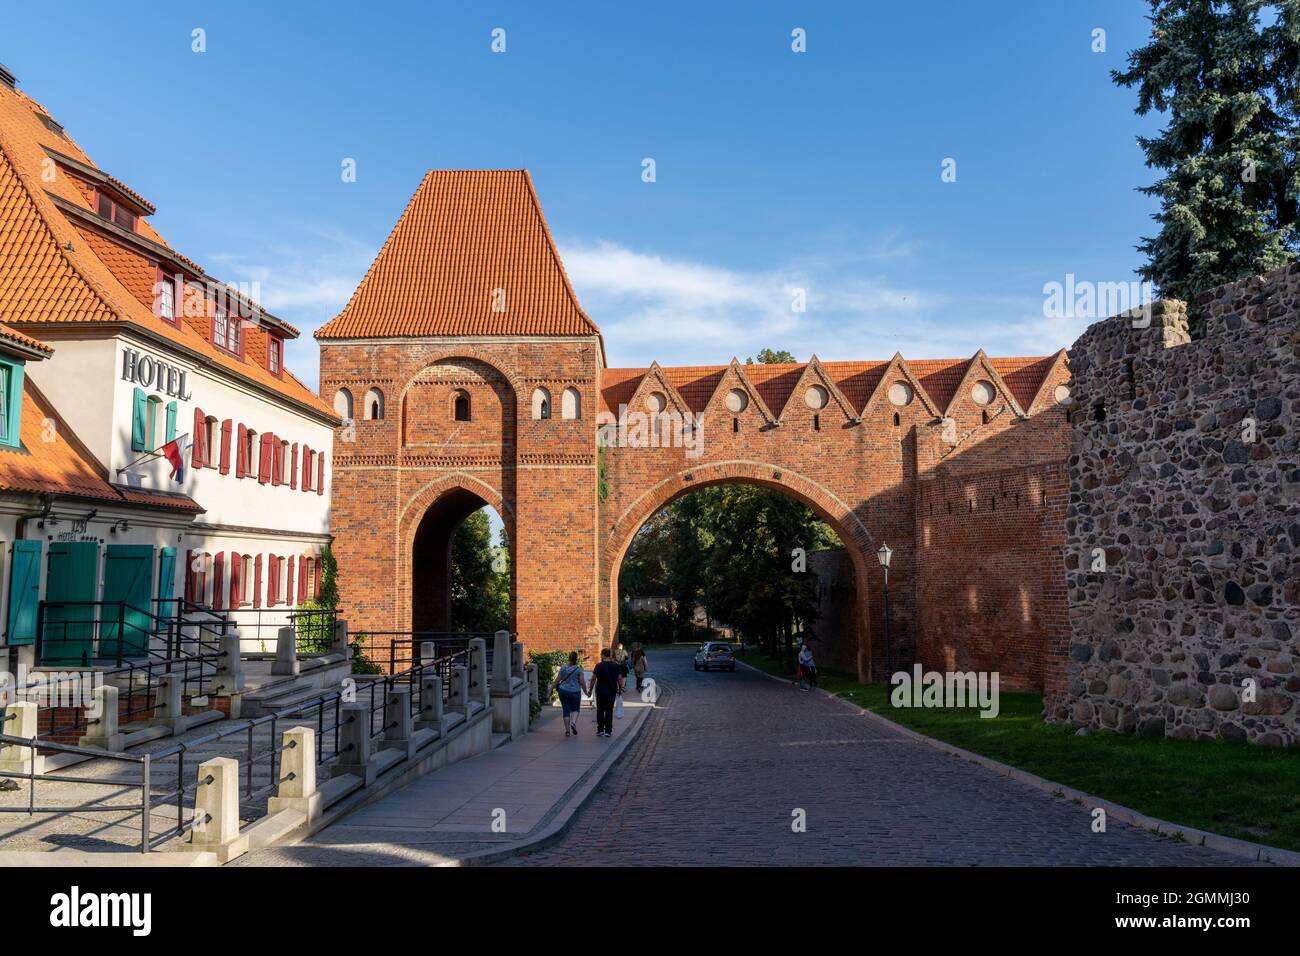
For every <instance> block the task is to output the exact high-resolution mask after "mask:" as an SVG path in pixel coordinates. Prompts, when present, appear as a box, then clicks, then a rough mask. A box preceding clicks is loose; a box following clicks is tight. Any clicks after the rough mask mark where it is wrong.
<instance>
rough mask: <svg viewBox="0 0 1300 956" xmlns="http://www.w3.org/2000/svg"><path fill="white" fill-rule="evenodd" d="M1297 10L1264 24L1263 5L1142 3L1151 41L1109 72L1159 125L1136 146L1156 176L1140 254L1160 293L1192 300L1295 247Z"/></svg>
mask: <svg viewBox="0 0 1300 956" xmlns="http://www.w3.org/2000/svg"><path fill="white" fill-rule="evenodd" d="M1297 3H1300V0H1285V7H1286V8H1288V9H1284V10H1283V11H1282V15H1281V16H1279V17H1277V19H1276V20H1275V21H1273V19H1272V18H1273V17H1274V14H1275V8H1274V5H1269V4H1266V3H1264V0H1151V7H1152V14H1151V17H1150V20H1151V41H1150V43H1148V44H1147V45H1146V46H1144V47H1141V48H1140V49H1137V50H1134V51H1132V52H1131V53H1130V54H1129V58H1128V69H1127V70H1125V71H1123V72H1120V71H1113V72H1112V74H1111V76H1112V79H1113V80H1114V81H1115V82H1116V83H1117V84H1120V85H1122V86H1126V87H1136V88H1137V91H1138V105H1137V113H1138V114H1139V115H1146V114H1147V113H1149V112H1151V111H1152V110H1155V111H1157V112H1159V113H1162V114H1165V115H1166V116H1167V118H1168V120H1167V122H1166V124H1165V126H1164V128H1163V129H1162V130H1161V131H1160V132H1159V134H1158V135H1156V136H1154V137H1139V140H1138V142H1139V144H1140V145H1141V147H1142V149H1143V150H1144V151H1145V153H1146V157H1147V165H1148V166H1151V167H1152V168H1154V169H1159V170H1162V171H1163V172H1164V176H1163V177H1162V178H1161V179H1160V180H1158V181H1157V182H1155V183H1153V184H1152V185H1150V186H1145V187H1141V191H1142V192H1144V193H1147V194H1148V195H1151V196H1155V197H1157V198H1158V199H1159V200H1160V211H1159V212H1158V213H1156V214H1155V215H1154V217H1153V218H1154V219H1155V220H1156V222H1158V223H1159V225H1160V231H1159V232H1158V233H1157V234H1156V235H1155V236H1152V237H1149V238H1144V239H1143V241H1142V243H1141V245H1139V246H1138V247H1137V248H1138V249H1139V250H1140V251H1142V252H1143V253H1145V254H1146V256H1147V262H1146V263H1145V265H1143V266H1142V267H1141V269H1139V274H1140V275H1141V276H1142V278H1144V279H1147V280H1149V281H1151V282H1153V283H1154V284H1155V286H1156V288H1157V291H1158V292H1159V294H1160V295H1161V296H1165V297H1172V298H1180V299H1185V300H1190V299H1192V298H1194V297H1195V296H1196V295H1197V294H1198V293H1200V292H1202V291H1204V290H1206V289H1210V288H1213V287H1214V286H1217V285H1220V284H1222V283H1225V282H1231V281H1234V280H1237V279H1241V278H1245V277H1247V276H1251V275H1256V274H1258V273H1261V272H1266V271H1268V270H1269V269H1273V268H1276V267H1277V266H1280V265H1284V264H1285V263H1287V262H1290V261H1291V260H1293V259H1294V258H1295V257H1296V254H1297V251H1298V250H1300V232H1298V230H1297V169H1296V152H1295V146H1296V136H1297V115H1296V108H1295V107H1296V102H1295V94H1296V82H1297V81H1296V75H1295V59H1294V57H1295V51H1296V37H1295V30H1294V28H1295V25H1296V22H1297V18H1298V17H1300V13H1298V12H1297V10H1296V9H1295V7H1296V6H1297ZM1288 58H1290V59H1289V60H1288ZM1288 64H1289V65H1288ZM1287 97H1290V103H1289V104H1288V103H1287V102H1286V99H1287Z"/></svg>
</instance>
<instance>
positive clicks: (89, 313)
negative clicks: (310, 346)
mask: <svg viewBox="0 0 1300 956" xmlns="http://www.w3.org/2000/svg"><path fill="white" fill-rule="evenodd" d="M42 115H48V114H46V112H45V110H44V108H43V107H41V106H40V104H38V103H36V102H35V101H34V100H32V99H31V98H30V97H28V96H27V95H26V94H24V93H19V92H16V91H14V90H11V89H9V88H8V87H7V86H5V85H3V84H0V322H5V323H10V324H13V325H17V326H31V327H39V326H44V325H48V324H52V323H58V324H65V323H91V322H93V323H109V324H126V325H133V326H137V327H141V328H144V329H147V330H149V331H150V332H152V333H154V334H155V335H159V336H162V337H163V338H165V339H168V340H170V341H172V342H173V343H175V344H176V345H177V346H179V347H182V348H186V349H188V350H190V351H191V352H195V353H198V354H199V355H201V356H202V357H203V358H204V359H205V360H207V361H210V362H211V363H213V364H214V365H216V366H218V367H220V368H221V369H222V370H223V371H225V372H226V373H228V374H230V375H232V376H234V377H237V378H241V379H244V380H245V381H248V382H251V383H252V384H254V385H256V386H260V387H262V388H264V389H268V390H270V391H272V392H274V393H277V394H279V395H282V396H285V397H287V398H290V399H292V400H294V401H296V402H299V403H301V404H303V405H305V406H307V407H309V408H311V409H313V410H315V411H316V412H318V413H321V414H323V415H326V416H329V417H330V418H331V419H333V418H334V417H335V416H334V412H333V409H332V408H331V407H330V405H329V404H328V403H326V402H325V401H324V400H323V399H321V398H320V397H319V396H318V395H316V394H315V393H314V392H312V391H311V390H310V389H308V388H307V387H306V386H304V385H303V384H302V383H301V382H300V381H298V380H297V379H296V378H294V377H293V376H291V375H286V376H283V377H277V376H275V375H272V374H271V373H270V372H269V371H267V369H265V368H264V367H262V366H261V365H259V364H258V363H257V362H255V361H251V360H248V359H245V360H244V361H240V360H239V359H237V358H235V357H233V356H230V355H228V354H227V353H225V352H223V351H221V350H220V349H218V348H216V347H215V346H214V345H212V343H211V341H210V338H209V336H208V335H207V334H204V333H202V332H200V331H198V330H197V329H196V328H195V327H194V326H192V325H189V324H187V323H184V322H182V327H181V328H179V329H178V328H176V327H175V326H173V325H171V324H170V323H168V322H165V321H163V320H162V319H160V318H158V317H157V316H156V315H154V314H153V309H152V301H151V300H152V295H151V292H152V290H150V291H149V294H148V295H145V294H144V290H143V288H142V284H143V283H144V281H145V280H147V278H148V270H149V269H150V268H152V265H151V263H150V260H149V258H148V257H147V256H146V255H145V254H144V253H142V252H141V251H140V250H138V249H136V248H132V247H129V246H128V245H126V244H125V243H122V242H120V241H118V240H115V239H114V238H112V237H111V236H110V235H109V233H108V231H107V230H105V231H100V230H97V229H89V228H86V224H85V223H84V222H81V221H80V219H79V218H77V217H74V216H73V215H72V213H70V212H65V211H63V210H61V209H60V208H59V206H58V205H57V202H60V201H61V202H63V203H66V204H68V205H69V206H71V207H76V208H77V209H82V210H86V212H87V214H89V213H91V212H92V210H91V207H90V199H89V194H88V192H87V191H86V190H85V189H84V188H83V186H82V185H81V184H80V180H79V179H77V177H76V176H75V175H74V174H73V173H70V172H67V171H65V170H64V169H63V168H62V167H58V172H57V174H56V175H55V176H53V177H52V178H50V177H49V176H47V175H43V174H44V173H46V172H48V170H49V169H50V168H51V167H50V165H49V164H51V163H54V160H52V159H51V158H50V157H49V155H48V152H47V150H53V151H55V152H57V153H59V154H61V155H63V156H66V157H68V158H69V159H71V160H74V161H75V162H78V163H82V164H84V165H86V166H90V167H92V168H97V167H95V166H94V163H93V162H92V161H91V160H90V157H88V156H87V155H86V154H85V153H84V152H83V151H82V150H81V148H80V147H79V146H78V145H77V144H76V143H75V142H74V141H73V140H72V139H71V136H70V135H69V134H68V133H67V131H66V130H65V131H64V135H63V136H60V135H59V134H57V133H55V132H53V131H52V130H50V129H49V128H47V127H46V126H45V124H44V123H43V122H41V119H40V117H41V116H42ZM136 235H137V236H139V237H140V238H142V239H144V240H147V241H148V242H152V243H156V244H157V245H158V246H161V247H162V248H163V250H164V251H165V252H166V253H167V254H168V255H170V256H173V257H175V258H176V259H178V260H179V261H182V262H184V263H188V264H190V265H191V266H193V270H194V272H195V273H196V274H197V275H202V274H203V270H202V269H200V268H199V267H198V266H196V265H193V263H192V262H191V260H189V259H187V258H185V257H184V256H182V255H180V253H178V252H176V251H175V250H174V249H172V248H171V246H169V245H168V244H167V242H166V240H165V239H163V237H162V236H161V235H160V234H159V233H158V231H157V230H156V229H154V227H153V225H152V224H151V223H150V222H149V221H148V220H147V219H144V218H141V219H139V220H137V223H136ZM142 298H143V300H144V301H142ZM196 324H197V325H202V324H203V323H201V322H200V323H196ZM246 334H248V335H252V334H265V333H264V332H262V331H261V330H250V331H249V332H248V333H246Z"/></svg>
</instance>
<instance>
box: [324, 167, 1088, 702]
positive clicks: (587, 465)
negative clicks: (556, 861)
mask: <svg viewBox="0 0 1300 956" xmlns="http://www.w3.org/2000/svg"><path fill="white" fill-rule="evenodd" d="M316 336H317V339H318V341H319V342H320V346H321V389H322V394H323V396H324V397H325V398H326V399H329V398H331V397H332V396H333V395H334V393H335V392H336V390H338V389H341V388H347V389H349V390H350V391H351V393H352V394H353V395H362V394H367V392H368V391H369V390H370V389H372V388H373V389H376V390H379V391H381V392H382V393H384V394H387V395H392V396H395V397H397V399H398V400H397V401H396V402H395V403H393V408H392V410H393V412H394V413H393V414H390V415H389V417H388V419H380V420H374V421H371V420H365V421H357V422H353V423H348V424H346V425H345V426H344V427H343V428H342V429H340V431H339V438H338V440H337V441H336V443H335V462H334V483H333V499H332V501H333V518H332V525H333V528H334V531H335V535H336V538H335V541H336V544H335V552H336V554H337V556H338V562H339V573H340V582H339V583H340V594H341V600H342V604H343V610H344V611H345V612H346V613H347V615H348V617H349V619H350V620H351V621H352V622H353V625H354V627H357V628H367V627H368V628H374V629H410V628H411V627H412V621H413V617H414V616H415V615H414V611H413V608H412V605H411V601H410V595H411V587H412V564H413V556H414V554H415V550H414V549H416V548H417V545H418V546H419V547H421V548H424V549H426V550H424V551H422V552H421V553H422V554H424V555H425V556H426V557H427V556H428V554H429V553H431V552H430V551H429V550H428V549H436V548H440V547H442V546H443V544H442V543H443V541H444V537H445V534H444V533H445V532H446V525H448V524H450V523H451V522H452V521H453V520H454V519H456V516H458V515H461V514H462V512H464V511H465V509H467V508H470V507H471V506H472V505H473V504H474V503H475V502H476V501H480V502H487V503H489V504H492V505H493V506H494V507H496V509H497V511H498V512H499V513H500V514H501V516H502V518H503V520H504V521H505V524H506V528H507V533H508V535H509V537H510V542H511V556H512V568H513V571H514V580H513V594H512V601H513V615H514V626H515V629H516V630H517V632H518V634H519V637H520V639H521V640H522V641H523V642H524V643H526V644H528V645H529V646H531V647H540V648H572V647H573V646H574V645H575V644H585V645H586V646H587V650H588V653H593V654H594V653H596V652H597V651H598V648H599V646H600V645H601V644H603V643H607V642H608V641H610V640H611V638H612V634H611V630H612V628H613V626H614V624H615V623H616V620H617V609H616V606H615V604H614V601H615V596H614V593H613V590H614V588H615V586H616V583H617V567H618V563H619V561H621V559H622V555H623V552H624V551H625V549H626V547H627V544H628V542H630V540H631V537H632V535H633V534H634V533H635V530H636V529H637V528H638V527H640V525H641V523H642V522H643V521H644V520H645V519H646V518H647V517H648V516H649V515H650V514H651V513H653V512H654V511H655V510H657V509H658V508H661V507H662V506H663V505H664V504H666V503H667V502H668V501H671V500H672V499H673V498H675V497H677V496H679V495H681V494H684V493H685V492H686V491H688V490H689V489H690V488H692V487H698V486H700V485H701V484H706V483H716V482H721V481H748V482H754V483H759V484H764V485H767V486H769V487H774V488H780V489H782V490H783V491H785V492H786V493H787V494H791V495H792V496H794V497H796V498H798V499H799V500H801V501H803V502H805V503H806V504H808V505H809V506H810V507H812V508H814V509H815V510H816V511H818V513H820V514H821V515H822V516H823V517H825V518H826V519H827V520H828V521H830V522H831V523H832V525H834V526H835V527H836V528H837V530H839V531H840V533H841V535H842V537H843V538H844V540H845V543H846V545H847V546H848V550H849V552H850V558H851V560H852V566H853V569H854V576H855V578H856V582H855V583H856V588H857V592H858V595H859V600H860V603H861V607H860V611H859V614H858V627H857V631H858V634H857V639H856V641H855V642H853V647H854V649H855V653H854V655H853V656H854V658H855V659H853V660H849V661H838V662H837V663H838V664H839V665H840V666H842V667H844V668H845V669H848V670H856V671H857V672H858V674H859V675H860V676H863V677H867V676H872V677H877V678H878V677H879V676H880V675H881V674H882V672H883V664H884V660H883V656H884V655H883V647H882V646H881V642H880V641H872V640H870V638H869V635H874V634H880V633H883V630H884V617H883V615H884V610H883V607H882V605H881V602H880V601H878V600H875V599H874V598H873V596H874V595H877V594H879V592H880V590H881V580H880V579H881V572H880V569H879V567H878V565H877V564H876V563H875V562H874V560H871V554H872V552H873V551H874V550H875V548H876V547H877V546H878V545H879V544H880V543H887V544H889V546H890V547H891V548H892V549H893V551H894V563H893V566H892V568H891V571H890V602H889V629H890V634H891V643H892V642H898V643H899V644H904V645H908V646H912V647H914V648H915V649H916V656H917V658H918V659H919V660H920V661H921V662H922V663H923V664H925V665H926V666H933V667H936V668H938V669H944V668H945V666H946V665H954V666H955V665H958V664H964V663H967V662H972V663H975V664H978V666H980V667H981V668H996V669H1000V670H1001V671H1002V672H1003V685H1002V686H1003V687H1004V689H1013V688H1014V689H1034V688H1035V687H1036V686H1037V687H1041V685H1042V681H1043V677H1042V674H1043V668H1042V666H1041V663H1042V662H1041V659H1039V658H1041V654H1042V648H1043V647H1044V646H1045V645H1046V644H1047V643H1049V638H1050V641H1055V642H1058V643H1059V641H1060V640H1061V637H1060V634H1059V633H1057V631H1059V629H1060V627H1061V623H1060V622H1063V621H1064V619H1065V613H1064V598H1063V589H1062V588H1060V587H1059V579H1060V578H1061V577H1062V576H1063V570H1062V569H1061V568H1059V566H1056V565H1057V564H1059V561H1060V556H1059V554H1058V553H1056V551H1055V550H1054V548H1055V547H1056V544H1055V542H1059V540H1060V538H1061V533H1060V528H1059V525H1060V521H1061V517H1060V515H1061V514H1062V510H1061V508H1060V507H1059V505H1060V502H1059V501H1057V500H1056V498H1055V497H1052V498H1051V499H1050V500H1049V496H1048V495H1047V494H1046V493H1045V492H1043V491H1042V489H1043V488H1045V487H1051V488H1053V489H1056V488H1057V485H1056V484H1054V483H1053V482H1052V481H1051V480H1049V479H1050V475H1046V473H1045V472H1044V469H1049V470H1050V469H1052V468H1057V469H1059V467H1060V466H1061V464H1062V463H1063V462H1064V461H1065V459H1066V458H1067V457H1068V456H1069V454H1070V428H1069V424H1068V421H1067V418H1066V412H1067V406H1068V400H1069V396H1068V383H1069V371H1068V369H1067V368H1066V363H1065V354H1064V352H1060V353H1058V354H1056V355H1051V356H1041V357H1031V358H991V357H989V356H987V355H985V354H984V353H983V352H982V351H981V352H977V353H976V354H975V355H974V356H972V357H970V358H966V359H942V360H938V359H925V360H917V361H910V362H909V361H908V360H906V359H904V358H903V357H902V356H901V355H894V356H893V357H892V358H890V359H880V360H876V361H848V362H821V361H819V360H818V358H817V357H816V356H813V357H812V358H811V359H810V360H809V361H807V362H800V363H791V364H785V365H750V364H742V363H740V362H738V361H737V360H736V359H734V358H733V359H732V360H731V361H730V362H729V363H727V364H720V365H713V366H707V367H689V368H664V367H661V366H659V365H658V364H657V363H651V364H650V365H649V366H648V367H638V368H610V367H608V366H607V363H606V361H605V343H604V339H603V337H602V336H601V333H600V330H599V329H598V328H597V327H596V325H595V324H594V323H593V322H592V321H591V320H590V319H589V318H588V317H587V316H586V314H585V313H584V312H583V311H582V309H581V307H580V306H579V304H578V301H577V297H576V296H575V295H574V292H573V289H572V287H571V286H570V285H569V283H568V280H567V278H566V277H565V274H564V270H563V267H562V266H561V264H560V260H559V256H558V254H557V252H556V250H555V247H554V243H553V242H552V241H551V236H550V232H549V230H548V229H547V226H546V222H545V219H544V218H543V216H542V212H541V207H540V205H539V204H538V202H537V197H536V194H535V192H534V190H533V186H532V181H531V179H530V178H529V176H528V174H527V173H526V172H523V171H503V172H490V171H486V172H485V171H476V172H431V173H430V174H428V175H427V176H426V177H425V179H424V181H423V182H422V183H421V185H420V188H419V190H418V191H417V192H416V194H415V196H414V197H413V198H412V199H411V202H410V204H409V205H408V207H407V209H406V211H405V212H404V213H403V214H402V217H401V219H400V220H399V222H398V224H397V226H396V227H395V228H394V230H393V233H392V235H390V237H389V239H388V241H387V242H386V243H385V245H384V247H383V249H382V250H381V251H380V253H379V256H378V258H377V259H376V260H375V263H374V265H373V266H372V267H371V269H370V271H369V272H368V273H367V275H366V277H365V279H364V280H363V281H362V283H361V285H360V287H359V288H358V289H357V291H356V293H355V294H354V295H353V297H352V299H351V301H350V302H349V303H348V305H347V307H346V308H345V309H344V310H343V312H341V313H340V314H339V315H338V316H337V317H336V318H335V319H333V320H332V321H331V322H329V323H327V324H326V325H325V326H324V327H323V328H321V329H320V330H319V331H318V332H317V333H316ZM776 344H780V343H776ZM462 399H463V401H464V404H463V405H462V403H461V402H462ZM561 399H563V400H561ZM462 412H463V414H462ZM1053 495H1057V491H1053ZM444 496H451V497H446V498H444ZM439 501H442V502H443V503H442V504H441V505H439V504H438V502H439ZM430 509H436V512H435V517H434V519H433V520H434V523H435V524H436V525H437V526H438V530H437V533H436V534H433V533H432V532H426V537H427V539H428V540H425V539H424V538H421V535H420V530H419V529H420V526H421V522H422V521H423V520H424V519H425V516H426V515H427V514H428V513H429V512H430ZM1007 595H1012V596H1014V599H1015V601H1016V603H1017V608H1018V609H1019V610H1018V612H1017V613H1018V615H1019V617H1018V618H1017V620H1016V621H1013V622H1011V626H1013V627H1014V628H1015V640H1014V642H1008V641H1007V640H1006V639H1005V635H1006V631H1007V627H1008V619H1007V617H1006V615H1005V613H1004V609H1005V608H1006V607H1007V606H1008V604H1007V602H1008V601H1009V600H1011V599H1010V598H1008V597H1007ZM421 613H422V614H423V613H424V612H423V611H421ZM1053 629H1056V630H1053ZM1049 631H1051V632H1052V633H1051V634H1050V635H1049Z"/></svg>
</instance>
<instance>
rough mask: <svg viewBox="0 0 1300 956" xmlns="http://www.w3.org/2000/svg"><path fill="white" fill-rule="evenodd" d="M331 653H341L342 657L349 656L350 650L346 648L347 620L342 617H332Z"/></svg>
mask: <svg viewBox="0 0 1300 956" xmlns="http://www.w3.org/2000/svg"><path fill="white" fill-rule="evenodd" d="M330 653H331V654H342V655H343V656H344V657H350V656H351V655H352V651H351V650H350V649H349V648H348V622H347V621H345V620H344V619H343V618H341V617H339V618H335V619H334V634H333V640H332V641H331V642H330Z"/></svg>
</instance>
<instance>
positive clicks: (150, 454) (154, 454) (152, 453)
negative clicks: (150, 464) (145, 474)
mask: <svg viewBox="0 0 1300 956" xmlns="http://www.w3.org/2000/svg"><path fill="white" fill-rule="evenodd" d="M189 437H190V433H189V432H181V434H179V435H177V436H176V437H175V438H173V439H172V440H171V441H167V442H163V443H162V444H161V445H159V446H158V448H155V449H154V450H153V451H147V452H145V453H144V454H143V455H141V456H140V457H139V458H137V459H136V460H135V461H132V462H128V463H127V464H125V465H123V466H122V467H121V468H119V469H118V470H117V473H118V475H121V474H122V472H124V471H128V470H129V469H131V468H134V467H135V466H136V465H138V464H140V462H142V461H144V460H146V459H152V458H161V457H162V455H161V454H159V449H162V448H166V447H167V446H168V445H170V444H171V443H172V442H179V441H180V440H181V439H182V438H189ZM176 447H177V448H181V446H180V445H177V446H176ZM181 453H182V454H184V449H183V448H181Z"/></svg>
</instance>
